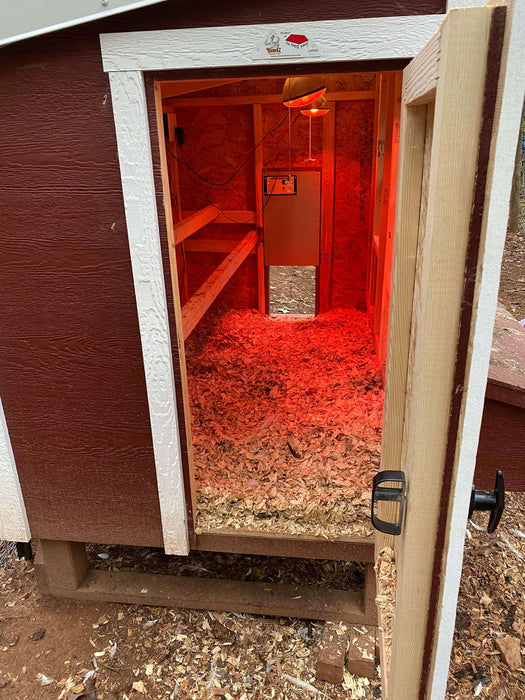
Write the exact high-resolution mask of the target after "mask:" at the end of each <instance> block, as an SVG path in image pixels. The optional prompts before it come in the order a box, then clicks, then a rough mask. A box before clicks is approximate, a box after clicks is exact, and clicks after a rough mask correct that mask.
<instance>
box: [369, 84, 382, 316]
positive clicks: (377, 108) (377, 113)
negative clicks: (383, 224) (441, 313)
mask: <svg viewBox="0 0 525 700" xmlns="http://www.w3.org/2000/svg"><path fill="white" fill-rule="evenodd" d="M382 81H383V76H382V75H381V74H378V75H376V85H377V93H376V99H375V105H374V137H373V151H372V177H371V180H370V215H369V220H370V227H371V236H370V242H369V255H368V261H369V262H368V271H367V281H366V306H367V309H368V311H369V313H371V314H372V313H373V306H374V304H375V283H376V275H377V264H376V263H377V245H376V238H375V236H374V235H373V228H374V214H375V201H376V189H377V178H378V165H379V160H380V158H379V121H380V118H381V84H382Z"/></svg>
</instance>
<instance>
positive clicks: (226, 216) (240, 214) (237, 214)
mask: <svg viewBox="0 0 525 700" xmlns="http://www.w3.org/2000/svg"><path fill="white" fill-rule="evenodd" d="M216 212H217V216H216V217H215V219H213V221H210V222H209V223H210V224H250V225H252V226H255V224H256V219H255V213H256V212H254V211H244V210H240V209H239V210H237V209H236V210H230V209H224V210H222V211H219V210H218V209H217V210H216ZM196 213H197V211H196V210H193V209H191V210H190V209H185V210H184V211H183V212H182V216H183V217H184V218H187V217H189V216H193V214H196ZM232 219H233V221H232Z"/></svg>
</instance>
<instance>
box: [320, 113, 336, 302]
mask: <svg viewBox="0 0 525 700" xmlns="http://www.w3.org/2000/svg"><path fill="white" fill-rule="evenodd" d="M329 107H330V110H329V112H328V113H327V114H325V115H324V117H323V170H322V174H321V177H322V185H321V239H320V245H319V313H324V312H326V311H328V310H329V309H330V301H331V299H330V297H331V289H332V250H333V237H334V194H335V119H336V114H335V102H329Z"/></svg>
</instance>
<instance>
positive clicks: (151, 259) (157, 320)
mask: <svg viewBox="0 0 525 700" xmlns="http://www.w3.org/2000/svg"><path fill="white" fill-rule="evenodd" d="M442 17H443V15H417V16H410V17H381V18H372V19H356V20H337V21H324V22H298V23H296V24H295V23H294V24H292V23H289V24H286V25H284V24H273V25H246V26H240V27H210V28H200V29H173V30H161V31H153V32H125V33H119V34H102V35H101V36H100V43H101V47H102V60H103V65H104V70H105V71H107V72H109V76H110V83H111V97H112V102H113V113H114V118H115V129H116V134H117V147H118V154H119V162H120V171H121V179H122V192H123V196H124V207H125V212H126V224H127V229H128V239H129V248H130V253H131V262H132V271H133V283H134V287H135V297H136V303H137V310H138V317H139V326H140V336H141V342H142V355H143V362H144V371H145V376H146V388H147V392H148V405H149V413H150V424H151V432H152V440H153V450H154V455H155V467H156V473H157V485H158V492H159V501H160V511H161V521H162V532H163V537H164V548H165V550H166V552H167V553H168V554H187V553H188V551H189V542H188V528H187V519H186V504H185V498H184V476H183V470H182V457H181V449H180V438H179V424H178V418H177V404H176V394H175V387H174V372H173V358H172V353H171V338H170V331H169V320H168V308H167V301H166V290H165V285H164V272H163V266H162V257H161V244H160V231H159V224H158V220H157V204H156V199H155V186H154V179H153V160H152V154H151V144H150V139H149V124H148V114H147V106H146V95H145V88H144V76H143V73H142V71H146V70H148V71H149V70H154V71H162V70H183V69H188V68H210V69H211V68H216V67H234V66H235V67H238V66H250V65H253V66H255V65H261V64H266V65H269V64H275V65H276V68H277V66H278V65H280V64H282V63H290V62H294V63H297V62H298V61H300V62H303V63H304V62H305V60H303V59H297V58H292V59H279V60H278V61H277V63H276V62H275V60H274V59H271V58H263V59H262V60H261V59H256V60H254V59H253V54H254V52H255V51H256V50H257V49H258V48H259V47H260V46H261V45H262V43H263V42H264V39H265V37H266V35H267V34H268V33H269V32H274V33H277V32H279V31H284V30H292V29H293V31H294V32H301V33H304V34H306V35H307V36H308V37H309V38H310V39H312V40H313V41H314V42H315V44H316V45H317V46H318V47H319V49H320V55H319V57H318V58H317V59H316V62H335V61H338V62H340V61H362V60H366V61H371V60H380V59H396V58H411V57H412V56H414V55H415V54H416V53H417V52H418V51H419V50H420V49H421V48H422V47H423V46H424V45H425V43H426V42H427V40H428V39H429V38H430V37H431V36H432V34H433V33H434V32H435V31H436V29H437V27H438V24H439V22H440V20H441V19H442ZM311 62H312V59H311V58H309V59H308V63H311Z"/></svg>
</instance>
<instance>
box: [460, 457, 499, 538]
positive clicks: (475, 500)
mask: <svg viewBox="0 0 525 700" xmlns="http://www.w3.org/2000/svg"><path fill="white" fill-rule="evenodd" d="M504 508H505V480H504V479H503V472H502V471H501V469H498V470H497V472H496V483H495V484H494V491H476V487H475V486H474V484H472V493H471V496H470V508H469V512H468V517H469V518H470V517H471V516H472V513H473V512H474V511H475V510H490V518H489V524H488V526H487V532H494V530H495V529H496V528H497V527H498V525H499V521H500V520H501V516H502V513H503V509H504Z"/></svg>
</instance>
